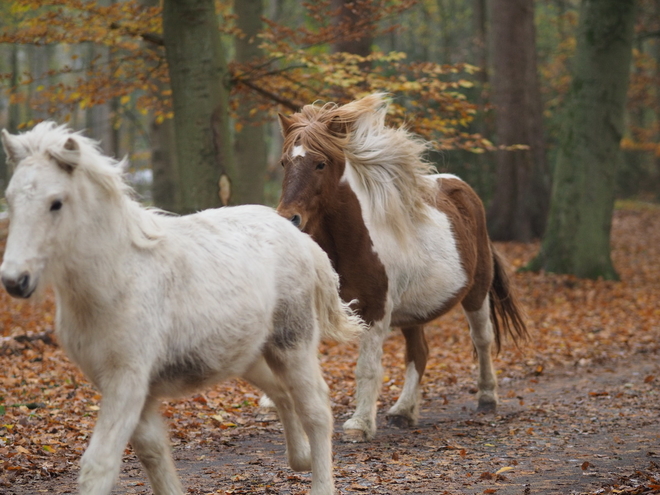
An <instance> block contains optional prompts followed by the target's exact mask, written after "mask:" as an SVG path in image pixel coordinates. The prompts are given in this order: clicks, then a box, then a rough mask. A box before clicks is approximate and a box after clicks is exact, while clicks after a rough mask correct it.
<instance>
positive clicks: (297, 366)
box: [266, 339, 334, 495]
mask: <svg viewBox="0 0 660 495" xmlns="http://www.w3.org/2000/svg"><path fill="white" fill-rule="evenodd" d="M316 352H317V351H316V345H315V339H313V340H312V342H310V343H301V344H300V345H298V346H296V347H295V348H293V349H283V348H277V347H274V348H273V349H271V351H270V352H267V353H266V359H267V360H268V363H269V365H270V366H271V368H272V369H273V371H274V372H275V374H276V375H277V376H278V377H280V378H281V380H282V382H283V383H284V384H285V385H286V386H287V388H288V389H289V393H290V394H291V397H292V398H293V403H294V405H295V408H296V412H297V413H298V417H299V418H300V421H301V422H302V426H303V428H304V429H305V433H306V434H307V438H309V445H310V448H311V455H312V490H311V495H332V494H333V493H334V481H333V477H332V410H331V408H330V399H329V395H328V386H327V385H326V383H325V380H323V376H322V374H321V367H320V365H319V362H318V358H317V356H316ZM269 395H270V393H269ZM271 398H273V399H274V397H273V396H272V395H271ZM276 402H277V401H276Z"/></svg>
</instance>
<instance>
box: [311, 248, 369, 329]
mask: <svg viewBox="0 0 660 495" xmlns="http://www.w3.org/2000/svg"><path fill="white" fill-rule="evenodd" d="M314 247H315V249H313V250H312V252H313V253H314V262H315V263H314V265H315V270H316V291H315V294H314V306H315V309H316V315H317V317H318V319H319V326H320V328H321V336H322V337H326V338H329V339H331V340H335V341H338V342H346V341H349V340H352V339H354V338H356V337H358V336H359V335H360V334H361V333H362V332H363V331H365V330H366V329H367V325H366V324H365V323H364V322H363V321H362V318H360V317H359V316H358V315H357V314H355V311H353V310H352V309H351V307H350V304H351V303H345V302H344V301H342V300H341V298H340V297H339V277H338V276H337V274H336V273H335V271H334V270H333V269H332V265H331V264H330V260H329V259H328V256H327V255H326V254H325V252H324V251H323V250H322V249H321V248H320V247H319V246H318V245H315V246H314ZM351 302H353V301H351Z"/></svg>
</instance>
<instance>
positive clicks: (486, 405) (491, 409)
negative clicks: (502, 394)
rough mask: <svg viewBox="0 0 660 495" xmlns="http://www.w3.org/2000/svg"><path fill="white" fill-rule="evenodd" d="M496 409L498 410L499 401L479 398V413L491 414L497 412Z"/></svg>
mask: <svg viewBox="0 0 660 495" xmlns="http://www.w3.org/2000/svg"><path fill="white" fill-rule="evenodd" d="M495 411H497V402H494V401H486V400H481V399H480V400H479V404H478V405H477V412H478V413H483V414H490V413H495Z"/></svg>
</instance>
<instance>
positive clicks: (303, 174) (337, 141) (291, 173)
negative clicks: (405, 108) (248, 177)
mask: <svg viewBox="0 0 660 495" xmlns="http://www.w3.org/2000/svg"><path fill="white" fill-rule="evenodd" d="M386 109H387V103H386V100H385V99H384V95H382V94H374V95H370V96H368V97H366V98H362V99H361V100H357V101H354V102H352V103H349V104H347V105H344V106H338V105H336V104H334V103H327V104H325V105H322V106H320V105H317V104H313V105H305V106H304V107H303V108H302V110H301V111H300V112H299V113H296V114H294V115H292V116H291V117H284V116H283V115H280V116H279V120H280V128H281V130H282V134H283V136H284V145H283V147H282V162H281V163H282V166H283V167H284V181H283V183H282V195H281V196H280V202H279V205H278V207H277V211H278V212H279V213H280V214H281V215H282V216H284V217H286V218H288V219H289V220H291V222H293V224H294V225H296V226H297V227H299V228H300V229H301V230H306V227H307V224H308V222H309V220H310V218H318V215H319V213H320V211H321V210H322V209H327V208H328V207H331V206H330V205H331V204H332V200H333V199H334V198H335V197H336V193H337V189H338V187H339V184H340V182H341V179H342V177H343V175H344V171H345V167H346V161H347V159H350V148H351V143H352V142H353V137H354V136H353V135H354V133H355V132H356V131H357V130H359V128H360V125H361V122H362V121H364V120H365V119H372V118H373V116H374V115H378V118H379V119H380V120H383V119H384V115H385V111H386Z"/></svg>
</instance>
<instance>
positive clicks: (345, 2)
mask: <svg viewBox="0 0 660 495" xmlns="http://www.w3.org/2000/svg"><path fill="white" fill-rule="evenodd" d="M357 3H359V2H357ZM355 7H356V2H355V0H332V9H333V10H337V11H338V15H337V17H336V19H335V24H336V25H340V24H344V23H345V24H346V25H347V26H348V27H349V29H348V30H347V31H345V32H346V33H348V34H354V33H355V32H356V31H355V29H351V26H354V25H356V24H357V23H358V21H359V20H360V13H359V11H357V10H356V9H355ZM360 30H361V31H362V33H363V34H362V36H360V37H350V38H347V37H342V38H339V39H338V40H337V41H336V42H335V43H333V44H332V51H333V52H347V53H352V54H354V55H360V56H361V57H367V56H369V55H370V54H371V44H372V43H373V36H372V33H373V30H370V29H360Z"/></svg>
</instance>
